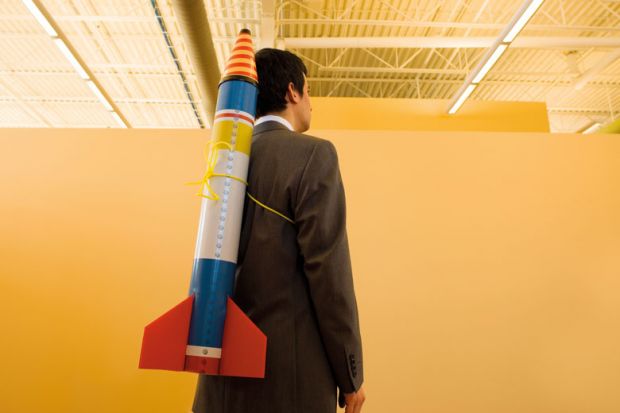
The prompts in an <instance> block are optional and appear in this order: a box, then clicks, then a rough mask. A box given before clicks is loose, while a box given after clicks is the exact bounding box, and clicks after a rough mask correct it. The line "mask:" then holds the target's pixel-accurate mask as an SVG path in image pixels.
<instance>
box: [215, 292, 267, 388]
mask: <svg viewBox="0 0 620 413" xmlns="http://www.w3.org/2000/svg"><path fill="white" fill-rule="evenodd" d="M266 353H267V337H266V336H265V335H264V334H263V332H262V331H260V330H259V328H258V327H256V325H254V323H253V322H252V320H250V319H249V318H248V316H246V315H245V314H244V313H243V311H241V309H240V308H239V307H237V304H235V302H234V301H233V300H231V299H230V297H229V298H228V302H227V304H226V321H225V322H224V337H223V338H222V359H221V361H220V363H221V364H220V375H222V376H237V377H254V378H264V377H265V357H266Z"/></svg>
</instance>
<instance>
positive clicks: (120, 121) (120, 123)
mask: <svg viewBox="0 0 620 413" xmlns="http://www.w3.org/2000/svg"><path fill="white" fill-rule="evenodd" d="M110 115H112V117H113V118H114V120H116V123H118V124H119V125H120V126H121V128H126V127H127V124H126V123H125V122H124V121H123V119H121V117H120V116H118V113H116V112H110Z"/></svg>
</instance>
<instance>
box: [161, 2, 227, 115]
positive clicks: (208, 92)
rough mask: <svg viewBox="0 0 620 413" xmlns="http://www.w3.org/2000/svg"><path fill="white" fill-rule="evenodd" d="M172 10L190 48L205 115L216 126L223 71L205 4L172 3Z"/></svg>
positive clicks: (190, 56) (190, 57)
mask: <svg viewBox="0 0 620 413" xmlns="http://www.w3.org/2000/svg"><path fill="white" fill-rule="evenodd" d="M172 8H173V10H174V13H175V14H176V16H177V20H178V22H179V27H180V29H181V34H182V35H183V39H184V40H185V44H186V45H187V49H188V52H189V59H190V62H191V63H192V66H193V67H194V70H195V72H196V80H197V81H198V90H199V91H200V94H201V95H202V96H201V103H202V105H203V109H204V113H205V115H206V117H207V120H208V122H209V125H213V115H214V113H215V104H216V101H217V88H218V84H219V82H220V68H219V65H218V62H217V56H216V55H215V47H214V46H213V38H212V37H211V29H210V27H209V20H208V19H207V11H206V9H205V5H204V2H203V1H197V0H195V1H193V0H172Z"/></svg>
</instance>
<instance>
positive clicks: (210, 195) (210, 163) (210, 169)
mask: <svg viewBox="0 0 620 413" xmlns="http://www.w3.org/2000/svg"><path fill="white" fill-rule="evenodd" d="M222 146H223V147H224V148H228V150H230V151H233V150H234V149H233V146H232V145H231V144H230V143H228V142H225V141H217V142H214V141H209V143H208V144H207V145H206V146H205V158H206V160H207V171H206V172H205V174H204V176H203V177H202V179H201V180H200V181H196V182H187V183H186V185H200V192H198V193H197V194H196V195H198V196H201V197H203V198H207V199H210V200H212V201H217V200H219V199H220V196H219V195H218V194H217V193H216V192H215V191H213V188H211V184H210V180H211V178H213V177H225V178H231V179H234V180H236V181H239V182H241V183H242V184H244V185H245V186H248V182H247V181H246V180H244V179H241V178H239V177H238V176H233V175H229V174H216V173H215V166H216V165H217V161H218V158H219V154H218V149H219V148H220V147H222ZM209 147H210V148H211V149H210V150H209V152H208V154H207V152H206V149H207V148H209ZM205 187H206V189H207V194H204V188H205ZM245 193H246V194H247V196H248V197H249V198H250V199H251V200H252V201H254V202H256V203H257V204H258V205H260V206H262V207H263V208H265V209H266V210H267V211H270V212H273V213H274V214H276V215H279V216H281V217H282V218H284V219H285V220H287V221H288V222H290V223H291V224H294V223H295V221H293V220H292V219H290V218H289V217H287V216H286V215H284V214H282V213H280V212H278V211H276V210H275V209H273V208H270V207H268V206H267V205H265V204H263V203H262V202H260V201H259V200H257V199H256V198H254V197H253V196H252V195H250V193H249V192H248V191H247V190H246V192H245Z"/></svg>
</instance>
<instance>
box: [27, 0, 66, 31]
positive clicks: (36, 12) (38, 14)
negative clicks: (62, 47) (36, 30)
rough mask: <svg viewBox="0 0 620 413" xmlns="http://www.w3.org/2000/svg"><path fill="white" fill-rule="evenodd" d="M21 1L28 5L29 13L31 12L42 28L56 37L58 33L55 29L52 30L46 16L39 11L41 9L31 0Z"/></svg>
mask: <svg viewBox="0 0 620 413" xmlns="http://www.w3.org/2000/svg"><path fill="white" fill-rule="evenodd" d="M22 1H23V2H24V5H25V6H26V7H28V10H30V13H32V15H33V16H34V18H35V19H37V21H38V22H39V24H40V25H41V26H43V29H44V30H45V31H46V32H47V34H49V35H50V36H52V37H57V36H58V33H56V30H54V28H53V27H52V25H51V24H50V22H49V21H48V20H47V18H46V17H45V16H44V15H43V13H41V10H39V8H38V7H37V5H36V4H34V2H33V1H32V0H22Z"/></svg>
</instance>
